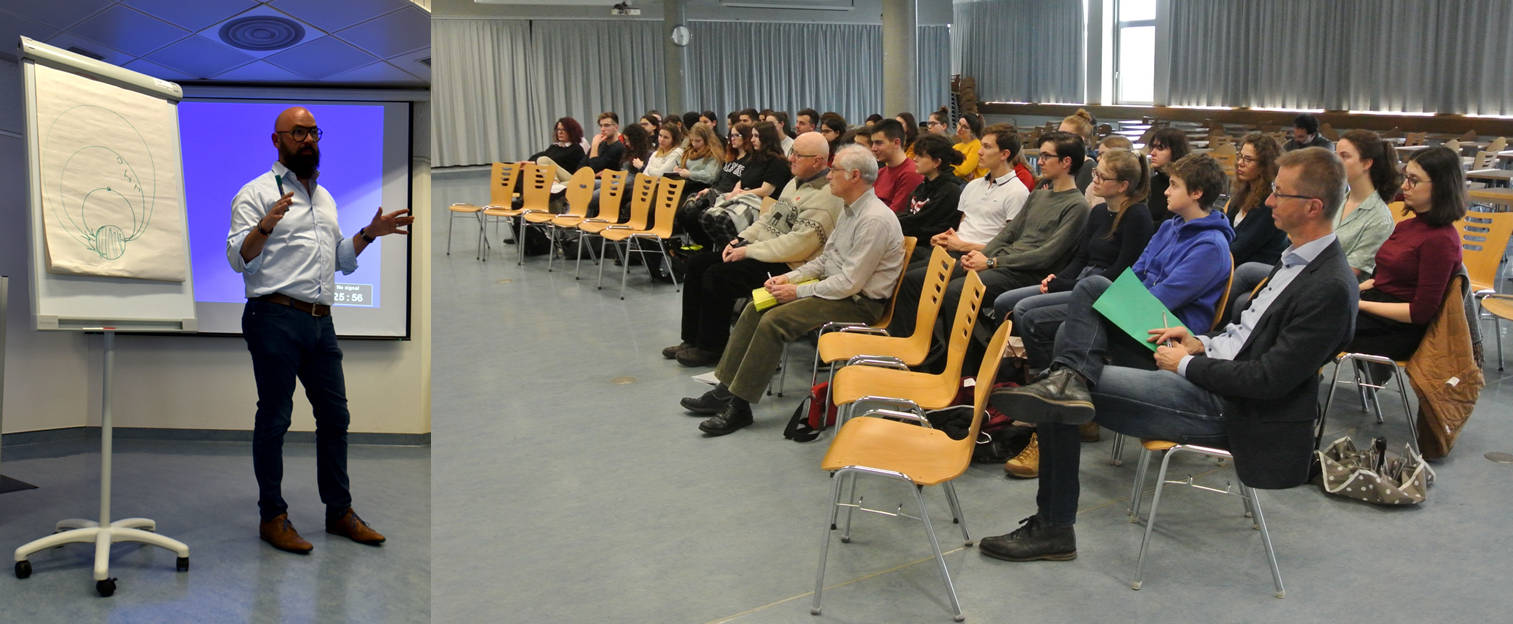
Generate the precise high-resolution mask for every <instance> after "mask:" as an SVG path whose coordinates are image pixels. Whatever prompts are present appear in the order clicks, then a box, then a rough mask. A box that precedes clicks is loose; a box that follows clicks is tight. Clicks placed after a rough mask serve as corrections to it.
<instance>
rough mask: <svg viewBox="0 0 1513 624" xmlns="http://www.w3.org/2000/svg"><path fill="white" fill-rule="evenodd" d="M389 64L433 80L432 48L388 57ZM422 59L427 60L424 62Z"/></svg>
mask: <svg viewBox="0 0 1513 624" xmlns="http://www.w3.org/2000/svg"><path fill="white" fill-rule="evenodd" d="M388 61H389V64H391V65H393V66H395V67H398V68H400V69H402V70H405V71H406V72H408V73H411V74H415V75H416V76H417V77H419V78H421V79H423V80H425V81H426V82H427V83H430V82H431V64H430V63H431V49H430V48H424V49H421V50H416V51H414V52H410V53H408V54H401V55H399V56H396V57H392V58H390V59H388ZM421 61H425V62H424V63H422V62H421Z"/></svg>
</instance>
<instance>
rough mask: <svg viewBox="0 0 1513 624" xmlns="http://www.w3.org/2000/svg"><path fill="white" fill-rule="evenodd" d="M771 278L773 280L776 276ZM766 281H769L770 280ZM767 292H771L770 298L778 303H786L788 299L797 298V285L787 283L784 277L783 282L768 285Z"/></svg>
mask: <svg viewBox="0 0 1513 624" xmlns="http://www.w3.org/2000/svg"><path fill="white" fill-rule="evenodd" d="M772 279H774V280H775V279H778V278H776V277H774V278H772ZM768 281H769V282H771V281H772V280H768ZM767 292H770V293H772V298H773V299H777V300H778V303H788V302H789V301H793V300H794V299H798V298H799V287H798V286H794V285H793V284H789V283H788V280H786V279H784V280H783V283H781V284H770V285H768V286H767Z"/></svg>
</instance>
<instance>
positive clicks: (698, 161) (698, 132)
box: [673, 123, 725, 197]
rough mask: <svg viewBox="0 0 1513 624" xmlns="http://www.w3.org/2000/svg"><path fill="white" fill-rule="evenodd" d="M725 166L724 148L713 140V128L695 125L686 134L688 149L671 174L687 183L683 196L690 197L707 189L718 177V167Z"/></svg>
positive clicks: (701, 124)
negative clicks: (676, 175)
mask: <svg viewBox="0 0 1513 624" xmlns="http://www.w3.org/2000/svg"><path fill="white" fill-rule="evenodd" d="M723 164H725V147H724V146H723V145H721V144H720V141H719V140H718V139H716V138H715V135H714V130H713V128H712V127H711V126H710V125H708V124H704V123H699V124H695V125H694V127H693V131H692V132H689V133H688V149H685V150H683V158H682V159H680V160H679V162H678V167H677V168H676V169H674V170H673V173H676V174H678V175H679V176H681V177H682V178H683V179H684V180H687V182H686V183H685V184H684V187H683V194H684V195H686V196H690V197H692V196H693V195H694V194H695V193H698V192H699V191H702V190H704V189H707V188H709V186H710V185H711V184H714V181H715V179H716V178H718V177H720V166H721V165H723Z"/></svg>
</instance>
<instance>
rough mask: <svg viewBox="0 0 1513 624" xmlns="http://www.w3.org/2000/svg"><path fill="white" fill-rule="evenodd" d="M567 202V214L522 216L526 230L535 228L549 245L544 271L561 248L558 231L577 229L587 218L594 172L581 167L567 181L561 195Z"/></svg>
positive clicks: (565, 254) (564, 251)
mask: <svg viewBox="0 0 1513 624" xmlns="http://www.w3.org/2000/svg"><path fill="white" fill-rule="evenodd" d="M563 198H564V199H566V200H567V212H564V213H562V214H552V213H550V212H533V213H531V214H528V215H524V216H523V217H522V218H523V219H525V227H526V228H532V227H534V228H537V229H540V230H542V232H544V233H545V234H546V240H547V241H549V242H550V243H551V248H550V249H549V250H548V253H547V256H546V271H547V272H548V273H550V272H551V271H552V259H553V258H555V257H556V256H557V249H558V248H559V247H561V246H562V244H563V243H562V241H561V240H560V237H559V236H558V235H557V234H558V232H557V231H558V230H559V229H563V228H571V227H577V225H578V223H580V222H582V221H583V220H584V219H587V218H588V205H589V203H590V202H592V201H593V199H594V170H593V169H590V168H588V167H581V168H579V169H578V170H577V171H576V172H574V173H573V177H571V178H569V179H568V181H567V191H565V192H564V193H563ZM562 256H563V259H564V260H565V259H566V258H567V250H566V249H563V250H562Z"/></svg>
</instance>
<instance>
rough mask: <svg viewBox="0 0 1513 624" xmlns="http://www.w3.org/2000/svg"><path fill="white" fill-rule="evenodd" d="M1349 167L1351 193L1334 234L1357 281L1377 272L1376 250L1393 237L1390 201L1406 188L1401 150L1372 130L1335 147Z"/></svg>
mask: <svg viewBox="0 0 1513 624" xmlns="http://www.w3.org/2000/svg"><path fill="white" fill-rule="evenodd" d="M1334 153H1335V155H1337V156H1339V157H1340V162H1343V163H1344V164H1345V179H1346V180H1347V181H1348V183H1349V184H1350V192H1349V193H1348V194H1347V195H1345V203H1344V204H1341V205H1340V210H1339V212H1336V213H1335V214H1334V235H1335V236H1336V237H1337V238H1338V239H1339V241H1340V248H1341V249H1343V250H1344V252H1345V260H1346V261H1347V262H1349V263H1350V270H1352V271H1355V275H1356V278H1357V279H1365V278H1366V277H1369V276H1370V275H1371V272H1372V271H1373V270H1375V269H1376V251H1377V249H1379V248H1380V247H1381V246H1382V243H1384V242H1386V241H1387V237H1389V236H1391V235H1392V228H1393V223H1392V212H1391V211H1390V210H1388V208H1387V202H1390V201H1392V198H1393V197H1394V196H1396V195H1397V192H1398V190H1399V189H1400V188H1402V182H1401V179H1402V176H1401V175H1400V174H1399V173H1398V172H1397V166H1396V163H1397V150H1395V149H1393V147H1392V144H1391V143H1388V142H1386V141H1383V140H1382V138H1381V137H1380V136H1377V134H1376V133H1375V132H1372V131H1370V130H1351V131H1349V132H1346V133H1345V134H1343V135H1341V136H1340V140H1339V141H1337V142H1335V144H1334Z"/></svg>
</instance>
